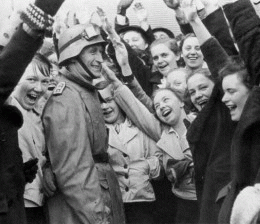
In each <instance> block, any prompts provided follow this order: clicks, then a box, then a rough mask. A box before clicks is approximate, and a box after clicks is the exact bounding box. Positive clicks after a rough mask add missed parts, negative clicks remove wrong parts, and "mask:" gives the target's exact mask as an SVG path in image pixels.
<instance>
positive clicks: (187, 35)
mask: <svg viewBox="0 0 260 224" xmlns="http://www.w3.org/2000/svg"><path fill="white" fill-rule="evenodd" d="M190 37H196V35H195V34H194V33H188V34H186V35H185V36H184V37H183V38H182V39H181V42H180V51H182V47H183V44H184V42H185V40H187V39H188V38H190ZM196 38H197V37H196Z"/></svg>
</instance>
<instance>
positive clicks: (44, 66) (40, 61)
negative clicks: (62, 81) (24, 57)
mask: <svg viewBox="0 0 260 224" xmlns="http://www.w3.org/2000/svg"><path fill="white" fill-rule="evenodd" d="M31 63H32V66H33V70H34V71H36V70H35V69H36V68H38V69H39V71H40V72H41V73H42V74H43V75H44V76H46V77H49V76H50V72H51V67H52V65H51V63H50V62H49V60H48V59H47V58H46V57H44V56H43V55H42V54H40V53H36V54H35V55H34V57H33V59H32V62H31Z"/></svg>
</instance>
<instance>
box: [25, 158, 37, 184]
mask: <svg viewBox="0 0 260 224" xmlns="http://www.w3.org/2000/svg"><path fill="white" fill-rule="evenodd" d="M37 163H38V159H37V158H35V159H30V160H29V161H27V162H25V163H24V164H23V173H24V176H25V181H26V183H32V182H33V180H34V179H35V177H36V173H37V170H38V166H37Z"/></svg>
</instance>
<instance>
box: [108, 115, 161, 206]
mask: <svg viewBox="0 0 260 224" xmlns="http://www.w3.org/2000/svg"><path fill="white" fill-rule="evenodd" d="M107 127H108V128H109V142H108V144H109V148H108V153H109V155H110V163H111V165H112V167H113V169H114V170H115V172H116V174H117V178H118V181H119V185H120V189H121V192H122V197H123V202H124V203H125V202H149V201H154V200H155V194H154V190H153V187H152V185H151V183H150V180H151V179H152V178H157V177H159V175H160V164H159V158H158V157H156V156H155V155H156V154H157V155H159V154H160V150H159V148H158V147H157V146H156V143H155V141H153V140H152V139H151V138H149V137H148V136H147V135H146V134H144V133H143V132H142V131H140V130H139V129H138V128H137V127H136V126H134V125H133V124H132V122H131V121H130V120H129V119H127V118H126V119H125V122H124V123H122V124H121V130H120V132H119V134H117V133H116V131H115V128H114V126H113V125H111V124H107Z"/></svg>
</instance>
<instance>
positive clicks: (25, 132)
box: [8, 97, 46, 207]
mask: <svg viewBox="0 0 260 224" xmlns="http://www.w3.org/2000/svg"><path fill="white" fill-rule="evenodd" d="M8 103H9V104H10V105H13V106H16V107H17V108H18V109H19V110H20V111H21V113H22V115H23V120H24V122H23V126H22V127H21V128H20V129H19V130H18V141H19V147H20V149H21V151H22V155H23V162H27V161H28V160H30V159H34V158H38V164H37V165H38V170H37V174H36V177H35V179H34V180H33V182H32V183H27V184H26V185H25V191H24V199H25V207H37V206H42V205H43V198H44V195H43V191H42V166H43V164H44V163H45V161H46V158H45V156H44V153H45V139H44V133H43V127H42V121H41V118H40V115H39V114H38V113H37V112H36V111H34V110H29V111H28V110H25V109H24V108H23V107H21V105H20V104H19V102H18V101H17V100H16V99H15V98H14V97H10V99H9V101H8Z"/></svg>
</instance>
